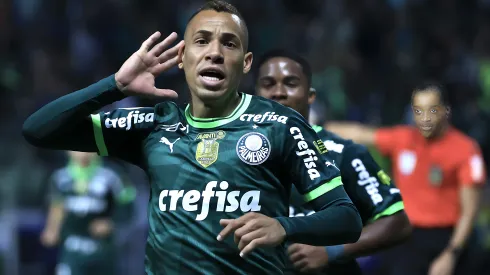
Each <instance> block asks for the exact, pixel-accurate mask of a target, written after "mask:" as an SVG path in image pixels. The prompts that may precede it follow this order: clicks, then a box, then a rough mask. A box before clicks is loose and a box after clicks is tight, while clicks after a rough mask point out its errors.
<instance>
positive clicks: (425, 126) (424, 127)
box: [420, 125, 432, 131]
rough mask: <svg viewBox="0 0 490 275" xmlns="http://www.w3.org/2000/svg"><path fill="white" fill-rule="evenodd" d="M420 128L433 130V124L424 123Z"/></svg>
mask: <svg viewBox="0 0 490 275" xmlns="http://www.w3.org/2000/svg"><path fill="white" fill-rule="evenodd" d="M420 129H422V130H423V131H430V130H432V126H431V125H423V126H420Z"/></svg>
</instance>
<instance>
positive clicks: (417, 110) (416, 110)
mask: <svg viewBox="0 0 490 275" xmlns="http://www.w3.org/2000/svg"><path fill="white" fill-rule="evenodd" d="M413 111H414V112H415V113H416V114H421V113H422V111H420V110H419V109H414V110H413Z"/></svg>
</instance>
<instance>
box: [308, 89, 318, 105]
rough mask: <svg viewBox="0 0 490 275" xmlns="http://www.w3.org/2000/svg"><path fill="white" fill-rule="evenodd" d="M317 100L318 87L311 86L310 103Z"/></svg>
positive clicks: (309, 92)
mask: <svg viewBox="0 0 490 275" xmlns="http://www.w3.org/2000/svg"><path fill="white" fill-rule="evenodd" d="M315 100H316V89H315V88H313V87H311V88H310V90H309V91H308V105H311V104H313V102H315Z"/></svg>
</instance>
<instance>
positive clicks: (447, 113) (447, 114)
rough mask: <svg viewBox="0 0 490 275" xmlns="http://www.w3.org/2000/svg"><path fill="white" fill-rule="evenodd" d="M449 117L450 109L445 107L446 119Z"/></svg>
mask: <svg viewBox="0 0 490 275" xmlns="http://www.w3.org/2000/svg"><path fill="white" fill-rule="evenodd" d="M449 116H451V107H446V117H449Z"/></svg>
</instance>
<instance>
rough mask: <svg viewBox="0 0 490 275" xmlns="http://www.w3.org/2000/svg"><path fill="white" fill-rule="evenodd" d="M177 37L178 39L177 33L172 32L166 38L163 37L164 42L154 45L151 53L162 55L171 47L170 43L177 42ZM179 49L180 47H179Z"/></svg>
mask: <svg viewBox="0 0 490 275" xmlns="http://www.w3.org/2000/svg"><path fill="white" fill-rule="evenodd" d="M176 39H177V33H175V32H172V33H171V34H170V35H169V36H167V37H166V38H165V39H163V41H162V42H160V43H158V44H157V45H155V47H153V48H152V49H151V50H150V52H149V53H150V54H151V55H153V56H160V55H161V54H162V53H163V52H164V51H165V49H167V48H168V47H170V45H172V43H174V42H175V40H176ZM153 42H155V41H153ZM177 51H178V49H177Z"/></svg>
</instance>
